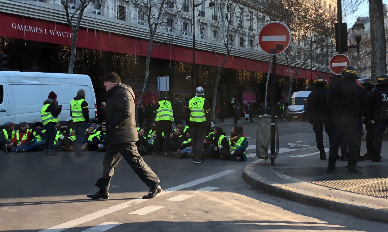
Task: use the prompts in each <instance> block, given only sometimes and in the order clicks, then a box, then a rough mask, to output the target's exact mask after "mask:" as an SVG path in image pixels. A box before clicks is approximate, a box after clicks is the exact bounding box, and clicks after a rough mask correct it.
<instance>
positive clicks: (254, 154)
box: [246, 153, 256, 158]
mask: <svg viewBox="0 0 388 232" xmlns="http://www.w3.org/2000/svg"><path fill="white" fill-rule="evenodd" d="M246 157H247V158H253V157H256V153H249V154H246Z"/></svg>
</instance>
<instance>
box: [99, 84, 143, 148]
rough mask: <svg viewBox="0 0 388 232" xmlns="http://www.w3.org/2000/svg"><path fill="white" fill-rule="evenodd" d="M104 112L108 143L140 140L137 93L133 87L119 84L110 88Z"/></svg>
mask: <svg viewBox="0 0 388 232" xmlns="http://www.w3.org/2000/svg"><path fill="white" fill-rule="evenodd" d="M102 113H103V114H104V118H105V119H106V125H107V130H106V134H107V139H106V144H107V145H110V144H120V143H129V142H134V141H137V140H139V138H138V133H137V130H136V118H135V94H134V93H133V90H132V88H131V87H129V86H127V85H124V84H117V85H116V86H115V87H113V88H112V89H111V90H109V91H108V100H107V102H106V108H105V109H103V110H102Z"/></svg>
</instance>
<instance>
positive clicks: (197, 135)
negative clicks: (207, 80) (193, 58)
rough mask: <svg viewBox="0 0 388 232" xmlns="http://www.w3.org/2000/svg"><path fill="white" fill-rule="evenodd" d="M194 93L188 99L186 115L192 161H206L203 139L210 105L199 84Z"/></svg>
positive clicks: (207, 124)
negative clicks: (203, 151)
mask: <svg viewBox="0 0 388 232" xmlns="http://www.w3.org/2000/svg"><path fill="white" fill-rule="evenodd" d="M195 92H196V95H195V97H193V98H192V99H191V100H190V101H189V106H188V108H189V110H187V113H190V115H187V117H188V118H189V120H186V121H188V122H189V126H190V130H191V137H192V143H193V145H192V148H193V156H194V160H193V162H194V163H195V164H204V163H206V161H205V159H204V157H203V155H202V148H203V141H204V140H205V138H206V131H207V129H208V128H209V127H210V123H211V118H210V107H209V102H208V101H207V100H206V99H205V90H204V89H203V88H202V87H201V86H199V87H197V88H196V90H195Z"/></svg>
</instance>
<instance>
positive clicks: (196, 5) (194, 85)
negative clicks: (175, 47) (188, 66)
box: [191, 0, 216, 93]
mask: <svg viewBox="0 0 388 232" xmlns="http://www.w3.org/2000/svg"><path fill="white" fill-rule="evenodd" d="M204 2H206V0H203V1H201V2H199V3H197V4H195V0H193V18H192V20H193V21H192V23H191V25H192V30H193V70H192V75H191V76H192V79H193V83H194V84H193V88H194V89H193V92H194V93H195V88H197V75H196V73H195V72H196V71H195V8H197V7H198V6H200V5H202V4H203V3H204ZM215 5H216V4H215V2H213V1H210V2H209V7H210V8H212V7H214V6H215Z"/></svg>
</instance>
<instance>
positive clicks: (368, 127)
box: [365, 123, 384, 155]
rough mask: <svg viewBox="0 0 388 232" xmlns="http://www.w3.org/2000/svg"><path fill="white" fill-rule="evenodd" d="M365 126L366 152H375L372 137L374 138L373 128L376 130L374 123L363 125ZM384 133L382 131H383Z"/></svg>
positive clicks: (371, 153)
mask: <svg viewBox="0 0 388 232" xmlns="http://www.w3.org/2000/svg"><path fill="white" fill-rule="evenodd" d="M365 127H366V136H365V137H366V138H365V139H366V153H367V154H368V155H373V154H375V148H374V142H375V140H374V138H375V130H376V124H374V123H373V124H371V123H368V124H366V125H365ZM383 133H384V132H383Z"/></svg>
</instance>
